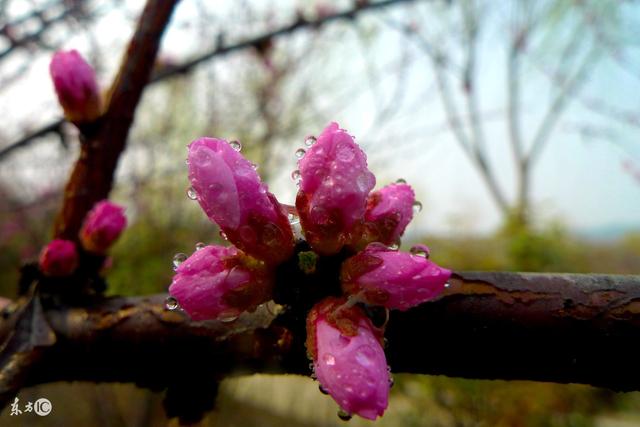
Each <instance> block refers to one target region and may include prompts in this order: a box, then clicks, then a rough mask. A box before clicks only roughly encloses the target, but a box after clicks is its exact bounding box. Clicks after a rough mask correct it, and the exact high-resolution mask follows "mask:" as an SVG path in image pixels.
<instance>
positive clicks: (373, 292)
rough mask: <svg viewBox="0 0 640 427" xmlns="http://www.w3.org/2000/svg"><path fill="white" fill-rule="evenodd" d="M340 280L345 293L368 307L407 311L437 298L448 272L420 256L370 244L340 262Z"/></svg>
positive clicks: (449, 273)
mask: <svg viewBox="0 0 640 427" xmlns="http://www.w3.org/2000/svg"><path fill="white" fill-rule="evenodd" d="M340 277H341V281H342V289H343V290H344V291H345V292H348V293H350V294H354V295H359V296H361V297H362V298H364V300H365V301H367V302H369V303H370V304H375V305H381V306H384V307H386V308H389V309H398V310H408V309H410V308H411V307H415V306H416V305H418V304H422V303H423V302H426V301H429V300H431V299H433V298H435V297H437V296H438V295H439V294H440V292H442V290H443V289H444V287H445V285H446V283H447V280H449V277H451V271H450V270H447V269H446V268H442V267H439V266H438V265H437V264H435V263H433V262H431V261H430V260H428V259H427V258H425V257H424V256H420V255H414V254H409V253H406V252H398V251H393V250H388V249H386V248H384V247H383V246H382V245H378V244H376V243H373V244H370V245H369V246H367V249H366V250H364V251H362V252H360V253H359V254H357V255H355V256H353V257H351V258H349V259H348V260H346V261H345V262H344V263H343V265H342V271H341V275H340Z"/></svg>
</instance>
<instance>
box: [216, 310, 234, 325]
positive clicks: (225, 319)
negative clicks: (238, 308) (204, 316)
mask: <svg viewBox="0 0 640 427" xmlns="http://www.w3.org/2000/svg"><path fill="white" fill-rule="evenodd" d="M218 320H219V321H221V322H222V323H231V322H235V321H236V320H238V313H236V312H235V311H230V312H228V313H225V312H222V313H220V317H218Z"/></svg>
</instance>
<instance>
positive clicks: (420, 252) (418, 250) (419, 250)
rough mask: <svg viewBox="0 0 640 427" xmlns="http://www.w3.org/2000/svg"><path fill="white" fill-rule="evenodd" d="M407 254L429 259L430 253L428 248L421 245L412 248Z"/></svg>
mask: <svg viewBox="0 0 640 427" xmlns="http://www.w3.org/2000/svg"><path fill="white" fill-rule="evenodd" d="M409 252H411V253H412V254H413V255H416V256H420V257H423V258H429V255H430V253H431V251H430V250H429V247H428V246H426V245H421V244H419V245H414V246H412V247H411V249H410V250H409Z"/></svg>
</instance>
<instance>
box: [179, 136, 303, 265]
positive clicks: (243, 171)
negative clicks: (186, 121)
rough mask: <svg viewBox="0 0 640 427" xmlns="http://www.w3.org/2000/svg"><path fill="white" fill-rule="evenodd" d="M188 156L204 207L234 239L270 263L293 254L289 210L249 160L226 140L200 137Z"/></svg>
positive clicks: (197, 191)
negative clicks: (268, 187)
mask: <svg viewBox="0 0 640 427" xmlns="http://www.w3.org/2000/svg"><path fill="white" fill-rule="evenodd" d="M188 161H189V180H190V181H191V186H192V187H193V189H194V190H195V192H196V197H197V200H198V202H199V203H200V206H202V209H204V211H205V213H206V214H207V216H208V217H209V218H210V219H211V221H213V222H215V223H217V224H218V226H219V227H220V228H221V229H222V231H223V232H224V233H225V235H226V236H227V239H229V241H230V242H231V243H233V244H234V245H235V246H237V247H238V248H240V249H241V250H243V251H244V252H246V253H248V254H249V255H251V256H254V257H256V258H259V259H262V260H264V261H266V262H268V263H271V264H279V263H281V262H282V261H284V260H286V259H288V258H289V257H290V256H291V254H292V253H293V244H294V242H293V232H292V231H291V226H290V225H289V220H288V219H287V215H286V213H285V211H284V209H283V207H282V206H281V205H280V204H279V203H278V201H277V200H276V198H275V196H274V195H273V194H271V193H269V191H268V190H267V186H266V185H265V184H263V183H262V181H261V180H260V177H259V176H258V174H257V172H256V171H255V169H254V168H253V166H252V164H251V163H250V162H249V161H248V160H247V159H245V158H244V157H243V156H242V155H241V154H240V153H239V152H237V151H236V150H235V149H233V148H232V147H231V146H230V145H229V144H228V143H227V142H226V141H225V140H222V139H215V138H200V139H197V140H195V141H193V142H192V143H191V144H190V145H189V158H188Z"/></svg>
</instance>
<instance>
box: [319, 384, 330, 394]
mask: <svg viewBox="0 0 640 427" xmlns="http://www.w3.org/2000/svg"><path fill="white" fill-rule="evenodd" d="M318 390H320V393H322V394H329V392H328V391H327V389H326V388H324V387H322V384H318Z"/></svg>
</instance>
